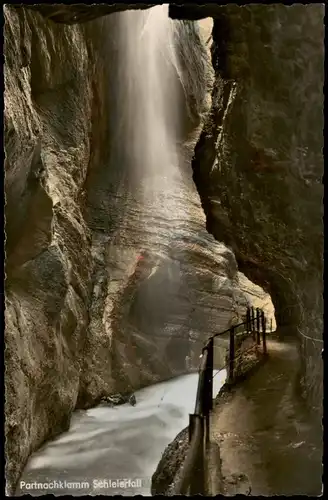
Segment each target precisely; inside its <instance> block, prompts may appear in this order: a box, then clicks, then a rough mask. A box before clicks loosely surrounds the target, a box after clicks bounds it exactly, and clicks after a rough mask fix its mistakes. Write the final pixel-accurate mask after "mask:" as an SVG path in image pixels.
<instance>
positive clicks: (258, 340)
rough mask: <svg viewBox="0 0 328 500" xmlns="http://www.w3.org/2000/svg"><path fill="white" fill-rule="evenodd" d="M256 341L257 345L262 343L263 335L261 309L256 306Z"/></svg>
mask: <svg viewBox="0 0 328 500" xmlns="http://www.w3.org/2000/svg"><path fill="white" fill-rule="evenodd" d="M256 343H257V345H261V337H260V310H259V308H258V307H257V308H256Z"/></svg>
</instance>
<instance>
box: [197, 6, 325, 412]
mask: <svg viewBox="0 0 328 500" xmlns="http://www.w3.org/2000/svg"><path fill="white" fill-rule="evenodd" d="M216 9H217V11H216V13H215V19H214V28H213V46H212V61H213V67H214V70H215V75H216V76H215V84H214V88H213V93H212V110H211V113H210V115H209V119H208V121H207V123H206V124H205V126H204V129H203V132H202V135H201V137H200V140H199V142H198V144H197V147H196V151H195V158H194V161H193V170H194V180H195V183H196V185H197V187H198V191H199V193H200V195H201V199H202V204H203V207H204V210H205V213H206V215H207V228H208V230H209V232H211V233H212V234H213V235H214V236H215V237H216V239H218V240H219V241H223V242H224V243H225V244H227V245H228V246H229V247H230V248H232V249H233V251H234V253H235V255H236V258H237V262H238V265H239V268H240V270H241V271H242V272H244V273H245V274H246V275H247V276H248V277H249V278H250V279H251V280H252V281H254V282H255V283H257V284H259V285H261V286H262V287H263V288H264V289H265V290H266V291H267V292H268V293H269V294H270V295H271V297H272V300H273V303H274V306H275V310H276V318H277V324H278V327H279V331H280V332H281V333H283V332H285V333H286V334H292V335H298V337H299V339H300V346H301V354H302V359H303V371H302V385H303V389H304V391H305V393H306V394H307V398H308V401H309V403H310V405H311V406H312V407H313V408H316V409H318V408H321V405H322V359H321V353H322V348H323V344H322V328H323V322H322V317H323V309H322V306H323V302H322V292H323V286H322V271H323V266H322V263H323V259H322V257H323V255H322V251H323V227H322V216H323V210H322V206H323V205H322V199H323V185H322V175H323V156H322V148H323V78H324V76H323V61H324V43H323V42H324V23H323V16H324V6H323V5H319V4H317V5H301V4H299V5H292V6H284V5H271V6H267V5H265V6H264V5H252V6H244V7H239V6H236V5H231V6H222V7H216Z"/></svg>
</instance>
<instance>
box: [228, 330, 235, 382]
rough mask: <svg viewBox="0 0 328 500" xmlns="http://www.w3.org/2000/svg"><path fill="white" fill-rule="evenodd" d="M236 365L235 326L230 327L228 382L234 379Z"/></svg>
mask: <svg viewBox="0 0 328 500" xmlns="http://www.w3.org/2000/svg"><path fill="white" fill-rule="evenodd" d="M234 366H235V328H234V327H231V328H230V345H229V377H228V382H229V383H232V381H233V372H234Z"/></svg>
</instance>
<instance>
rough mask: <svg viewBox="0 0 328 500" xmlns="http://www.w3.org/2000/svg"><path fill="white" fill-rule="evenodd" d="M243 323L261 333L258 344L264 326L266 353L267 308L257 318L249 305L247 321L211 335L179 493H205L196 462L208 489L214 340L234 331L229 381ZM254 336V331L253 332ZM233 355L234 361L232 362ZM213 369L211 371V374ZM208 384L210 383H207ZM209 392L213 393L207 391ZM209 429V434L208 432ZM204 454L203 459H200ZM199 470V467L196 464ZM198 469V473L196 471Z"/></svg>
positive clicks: (204, 350) (204, 353)
mask: <svg viewBox="0 0 328 500" xmlns="http://www.w3.org/2000/svg"><path fill="white" fill-rule="evenodd" d="M241 326H247V332H249V333H252V332H257V337H256V339H255V336H254V337H253V338H254V341H255V340H256V343H257V345H259V344H260V328H262V336H263V353H264V354H266V340H265V335H266V318H265V315H264V311H263V310H261V309H259V308H256V317H255V309H254V307H251V308H250V307H248V308H247V312H246V320H245V321H243V322H241V323H238V324H235V325H231V326H230V328H227V329H226V330H224V331H223V332H218V333H216V334H214V335H212V336H211V337H209V338H208V339H207V341H206V344H205V345H204V347H203V348H202V355H201V361H200V364H199V371H198V373H199V375H198V384H197V393H196V402H195V413H194V414H193V415H189V418H190V421H189V443H190V446H189V449H188V452H187V456H186V459H185V462H184V464H183V467H182V471H181V475H180V479H179V481H178V483H177V485H176V487H175V488H174V490H175V493H176V494H178V495H183V494H186V493H187V491H188V489H189V487H190V488H191V490H195V491H191V493H192V494H197V493H200V494H204V493H205V492H204V491H198V486H195V475H196V472H197V470H194V468H195V463H196V464H197V463H198V464H199V463H200V465H199V467H200V469H202V470H200V473H201V474H202V479H201V480H202V483H203V484H202V487H203V489H204V487H205V485H204V483H205V480H204V470H203V469H204V446H205V445H204V436H205V435H206V443H208V442H209V432H210V425H209V415H210V411H211V410H212V408H213V406H212V405H213V394H212V387H213V385H212V383H213V380H212V379H213V348H214V347H213V341H214V339H215V338H216V337H218V336H220V335H224V334H225V333H230V355H229V363H230V364H229V369H230V371H229V381H230V372H233V371H234V360H235V359H236V357H235V337H236V336H237V335H238V334H236V333H235V330H236V329H237V328H239V327H241ZM253 335H254V334H253ZM231 358H232V363H231ZM237 359H238V358H237ZM209 372H210V373H209ZM206 384H207V385H206ZM206 391H208V392H210V393H211V394H207V393H206ZM204 422H206V426H204ZM204 430H205V433H204ZM200 457H201V458H200ZM196 469H197V467H196ZM193 471H194V473H193Z"/></svg>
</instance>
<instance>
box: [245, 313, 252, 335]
mask: <svg viewBox="0 0 328 500" xmlns="http://www.w3.org/2000/svg"><path fill="white" fill-rule="evenodd" d="M246 332H247V336H248V335H249V334H250V332H251V312H250V308H249V307H247V311H246Z"/></svg>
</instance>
